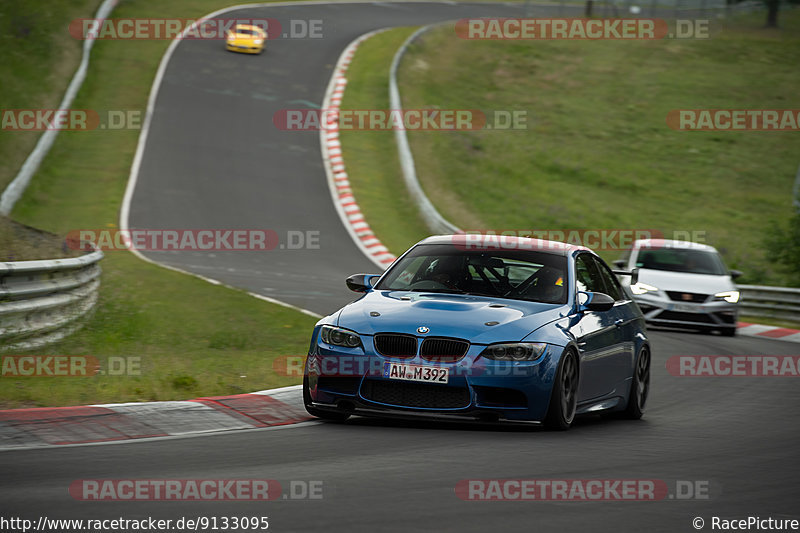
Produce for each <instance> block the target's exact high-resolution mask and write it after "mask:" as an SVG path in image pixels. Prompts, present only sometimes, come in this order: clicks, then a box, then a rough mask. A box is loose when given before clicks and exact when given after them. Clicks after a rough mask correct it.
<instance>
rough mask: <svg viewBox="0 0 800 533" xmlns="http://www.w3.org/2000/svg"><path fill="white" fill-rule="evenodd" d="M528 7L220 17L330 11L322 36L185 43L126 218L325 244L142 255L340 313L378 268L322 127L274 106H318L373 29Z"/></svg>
mask: <svg viewBox="0 0 800 533" xmlns="http://www.w3.org/2000/svg"><path fill="white" fill-rule="evenodd" d="M538 9H539V11H540V12H542V13H546V12H553V13H555V12H556V11H557V8H538ZM524 13H525V10H524V8H522V7H520V6H506V5H502V4H494V5H491V4H489V5H479V4H472V5H454V4H441V3H440V4H434V3H431V4H428V3H424V4H423V3H387V4H382V3H374V4H322V5H313V6H282V7H269V8H255V9H243V10H237V11H235V12H234V13H226V14H223V15H220V17H222V18H233V17H237V18H275V19H277V20H278V21H280V23H281V27H282V28H284V29H285V28H287V27H288V26H289V21H290V20H310V19H314V20H321V21H322V24H321V33H322V35H323V38H321V39H310V38H309V39H276V40H270V41H267V45H266V51H265V52H264V53H263V54H262V55H260V56H248V55H244V54H234V53H231V52H226V51H225V50H224V47H223V46H222V45H221V43H220V42H219V41H214V40H187V41H184V42H182V43H181V44H180V45H179V46H178V47H177V49H176V50H175V52H174V54H173V56H172V59H171V60H170V62H169V65H168V67H167V69H166V72H165V74H164V78H163V81H162V83H161V88H160V90H159V93H158V99H157V101H156V106H155V109H154V113H153V119H152V122H151V125H150V130H149V135H148V139H147V144H146V148H145V152H144V157H143V159H142V164H141V167H140V170H139V176H138V182H137V185H136V189H135V193H134V195H133V197H132V201H131V206H130V217H129V226H130V227H131V228H135V229H184V228H194V229H211V228H214V229H265V228H266V229H270V230H274V231H275V232H276V233H277V234H278V236H279V237H280V239H281V244H282V245H287V246H288V245H289V243H288V242H287V237H286V236H287V232H289V231H299V232H307V231H310V232H319V248H318V249H299V250H296V249H292V250H290V249H280V248H278V249H275V250H272V251H270V252H257V251H256V252H241V251H238V252H230V251H225V252H214V253H208V252H200V251H175V252H146V254H145V255H146V256H147V257H149V258H151V259H153V260H156V261H159V262H162V263H165V264H168V265H171V266H176V267H179V268H181V269H184V270H188V271H191V272H194V273H197V274H201V275H204V276H206V277H210V278H213V279H216V280H219V281H222V282H224V283H227V284H230V285H233V286H236V287H240V288H244V289H247V290H249V291H252V292H255V293H257V294H262V295H264V296H268V297H271V298H275V299H278V300H281V301H285V302H287V303H290V304H293V305H296V306H299V307H302V308H305V309H309V310H311V311H314V312H317V313H319V314H322V315H326V314H328V313H330V312H332V311H334V310H336V309H337V308H338V307H340V306H341V305H342V302H346V301H348V297H349V296H350V295H351V294H352V293H349V291H348V290H347V288H346V287H345V285H344V278H345V277H347V276H348V275H350V274H355V273H359V272H376V271H379V269H378V267H376V266H375V265H374V264H373V263H372V262H371V261H369V260H368V259H367V258H366V257H365V256H364V254H363V253H362V252H361V251H360V250H359V248H358V247H357V246H356V245H355V244H354V243H353V241H352V239H351V237H350V235H349V234H348V233H347V231H346V230H345V228H344V226H343V224H342V222H341V220H340V218H339V216H338V214H337V213H336V211H335V209H334V207H333V204H332V202H331V196H330V192H329V190H328V184H327V181H326V177H325V171H324V167H323V162H322V157H321V151H320V140H319V132H317V131H305V132H298V131H281V130H279V129H277V128H276V127H275V126H274V125H273V115H274V114H275V113H276V112H277V111H279V110H285V109H306V108H311V106H312V105H316V106H319V105H320V104H321V103H322V99H323V96H324V93H325V89H326V87H327V84H328V81H329V79H330V77H331V74H332V72H333V68H334V65H335V64H336V60H337V59H338V57H339V54H340V53H341V52H342V50H343V49H344V48H345V47H346V46H347V44H349V43H350V42H351V41H352V40H354V39H355V38H357V37H358V36H360V35H362V34H364V33H367V32H369V31H371V30H375V29H379V28H384V27H396V26H411V25H421V24H426V23H432V22H437V21H444V20H450V19H458V18H461V17H469V16H481V15H487V16H488V15H491V14H495V15H517V16H520V15H522V14H524ZM366 134H369V133H366ZM350 299H352V298H350Z"/></svg>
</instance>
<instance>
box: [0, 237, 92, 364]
mask: <svg viewBox="0 0 800 533" xmlns="http://www.w3.org/2000/svg"><path fill="white" fill-rule="evenodd" d="M102 258H103V252H101V251H99V250H97V251H95V252H92V253H89V254H86V255H83V256H81V257H75V258H69V259H49V260H42V261H17V262H8V263H0V351H8V350H28V349H32V348H37V347H39V346H43V345H45V344H49V343H52V342H55V341H58V340H60V339H62V338H64V337H66V336H67V335H69V334H70V333H72V332H73V331H75V330H76V329H78V328H79V327H80V326H81V323H82V321H81V318H83V317H85V316H86V315H87V314H88V313H89V312H90V311H91V310H92V309H93V308H94V305H95V303H96V302H97V295H98V288H99V287H100V271H101V270H100V265H99V264H98V261H100V259H102Z"/></svg>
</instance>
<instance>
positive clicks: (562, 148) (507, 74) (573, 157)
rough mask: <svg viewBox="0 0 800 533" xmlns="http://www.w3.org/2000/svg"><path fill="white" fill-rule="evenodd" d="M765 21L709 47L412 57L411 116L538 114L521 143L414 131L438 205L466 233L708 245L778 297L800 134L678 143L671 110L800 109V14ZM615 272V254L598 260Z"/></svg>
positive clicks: (747, 23) (536, 46) (448, 41)
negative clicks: (633, 234) (684, 235)
mask: <svg viewBox="0 0 800 533" xmlns="http://www.w3.org/2000/svg"><path fill="white" fill-rule="evenodd" d="M781 16H782V19H781V23H782V29H781V30H765V29H763V28H762V27H761V26H762V25H763V15H762V14H760V13H756V14H753V15H751V16H748V17H745V18H742V19H739V20H737V21H736V22H734V23H732V24H731V25H730V27H729V28H727V29H726V31H724V32H722V33H721V34H720V35H719V36H717V37H715V38H713V39H708V40H669V41H638V42H624V41H528V42H525V41H466V40H462V39H458V38H456V37H454V36H453V30H452V28H449V27H443V28H440V29H437V30H436V31H434V32H432V33H430V34H428V35H426V36H424V37H423V40H422V41H421V42H419V43H417V44H416V45H415V46H413V47H412V48H411V50H410V53H409V54H408V56H407V57H406V59H405V61H404V62H403V65H402V69H401V72H400V75H399V80H400V89H401V94H402V95H403V100H404V106H405V107H408V108H415V107H420V106H423V105H429V106H430V105H435V106H440V107H442V108H455V109H465V108H466V109H470V108H478V109H483V110H497V109H499V110H509V109H517V110H527V111H528V117H529V128H528V129H527V130H522V131H510V132H509V131H505V132H502V131H488V130H480V131H475V132H458V133H450V134H448V133H439V132H413V133H412V134H411V135H410V136H409V137H410V142H411V148H412V151H413V153H414V156H415V158H416V161H417V170H418V174H419V176H420V179H421V182H422V184H423V186H424V187H425V189H426V191H428V192H429V193H430V195H431V196H432V198H433V202H434V203H435V204H436V206H437V207H438V208H439V209H440V210H441V211H442V213H443V214H444V216H445V217H448V218H449V219H450V220H451V221H453V222H454V223H455V224H457V225H459V226H460V227H462V228H470V229H472V228H475V229H478V228H514V229H565V228H566V229H573V228H574V229H583V228H591V229H595V228H596V229H623V228H641V229H656V230H660V231H662V232H663V233H664V234H665V235H667V236H669V235H672V233H673V231H680V230H682V231H689V232H698V231H702V232H705V235H706V239H707V242H709V243H710V244H713V245H715V246H717V247H718V248H719V249H720V251H721V252H722V253H723V255H724V256H725V257H726V259H727V262H728V263H729V266H730V267H731V268H738V269H740V270H743V271H744V272H745V277H744V278H742V281H743V282H745V283H760V284H767V283H781V281H782V280H781V278H780V276H779V275H778V274H777V273H776V272H774V271H773V270H772V269H771V268H770V265H769V264H768V263H767V261H766V260H765V259H764V250H763V239H764V234H765V232H767V231H768V230H769V227H770V220H771V219H785V218H788V217H789V216H790V215H791V214H792V206H791V190H792V183H793V181H794V176H795V173H796V172H797V166H798V163H800V160H799V159H798V153H800V136H799V135H798V133H797V132H769V133H764V132H727V133H726V132H717V133H707V132H681V131H674V130H671V129H669V128H668V127H667V126H666V124H665V117H666V115H667V113H668V112H669V111H670V110H671V109H687V108H688V109H696V108H723V109H725V108H748V109H749V108H762V109H782V108H793V107H796V105H795V104H796V102H797V98H796V88H797V86H798V85H800V70H798V69H794V68H788V65H797V64H800V12H798V11H796V10H795V11H791V12H790V11H784V12H783V13H782V15H781ZM602 255H604V257H605V258H606V259H614V258H616V257H617V256H618V253H617V252H604V253H602Z"/></svg>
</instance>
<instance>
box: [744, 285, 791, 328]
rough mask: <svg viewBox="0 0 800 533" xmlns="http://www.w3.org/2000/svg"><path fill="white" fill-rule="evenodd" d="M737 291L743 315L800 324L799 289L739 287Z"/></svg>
mask: <svg viewBox="0 0 800 533" xmlns="http://www.w3.org/2000/svg"><path fill="white" fill-rule="evenodd" d="M739 291H740V292H741V294H742V299H741V301H740V308H741V312H742V313H743V314H745V315H750V316H758V317H768V318H779V319H784V320H793V321H796V322H800V289H791V288H788V287H766V286H761V285H739Z"/></svg>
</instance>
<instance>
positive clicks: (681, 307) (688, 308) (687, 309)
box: [671, 304, 703, 313]
mask: <svg viewBox="0 0 800 533" xmlns="http://www.w3.org/2000/svg"><path fill="white" fill-rule="evenodd" d="M671 311H680V312H682V313H702V312H703V306H702V305H687V304H672V309H671Z"/></svg>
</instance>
